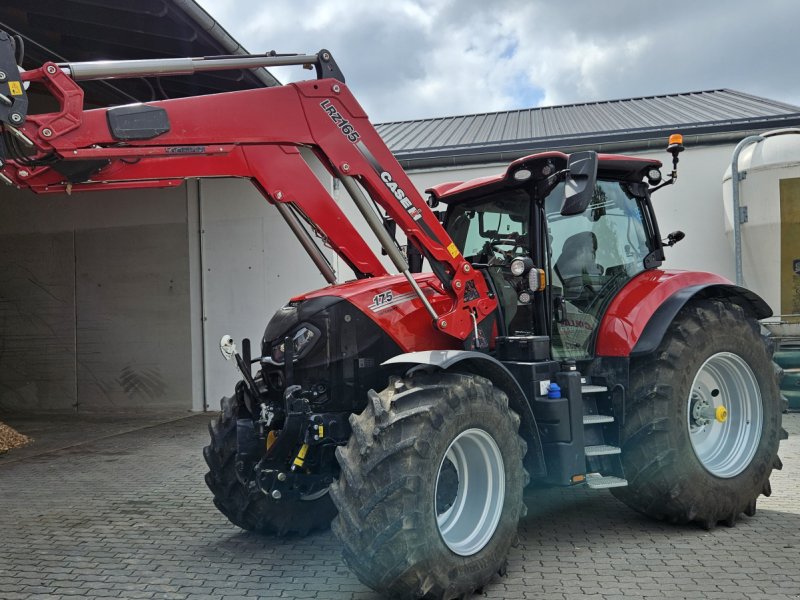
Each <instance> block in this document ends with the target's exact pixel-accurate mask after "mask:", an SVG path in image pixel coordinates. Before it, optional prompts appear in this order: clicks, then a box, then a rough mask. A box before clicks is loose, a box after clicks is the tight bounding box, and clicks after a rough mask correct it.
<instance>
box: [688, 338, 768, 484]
mask: <svg viewBox="0 0 800 600" xmlns="http://www.w3.org/2000/svg"><path fill="white" fill-rule="evenodd" d="M687 412H688V414H687V420H688V423H687V424H688V429H689V439H690V441H691V443H692V449H693V450H694V453H695V455H696V456H697V458H698V459H699V461H700V463H701V464H702V465H703V467H704V468H705V469H706V470H707V471H709V472H710V473H712V474H713V475H716V476H717V477H721V478H730V477H735V476H736V475H738V474H739V473H741V472H742V471H744V470H745V469H746V468H747V466H748V465H749V464H750V462H751V461H752V459H753V457H754V456H755V453H756V450H757V449H758V444H759V441H760V440H761V428H762V423H763V418H764V417H763V412H764V408H763V403H762V399H761V389H760V388H759V385H758V381H757V380H756V377H755V375H754V374H753V371H752V369H751V368H750V366H749V365H748V364H747V362H745V360H744V359H743V358H741V357H740V356H738V355H737V354H733V353H731V352H718V353H717V354H714V355H712V356H711V357H709V358H708V359H707V360H706V361H705V362H704V363H703V365H702V366H701V367H700V369H699V370H698V371H697V374H696V375H695V378H694V381H693V382H692V388H691V392H690V395H689V399H688V411H687Z"/></svg>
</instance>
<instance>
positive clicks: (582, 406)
mask: <svg viewBox="0 0 800 600" xmlns="http://www.w3.org/2000/svg"><path fill="white" fill-rule="evenodd" d="M0 46H1V47H2V51H0V63H1V64H0V71H2V77H0V94H2V95H0V121H2V124H3V142H4V154H5V156H4V158H3V165H2V170H0V178H1V179H2V180H3V181H5V182H6V183H9V184H12V185H15V186H18V187H21V188H28V189H30V190H32V191H34V192H36V193H56V192H65V191H66V192H73V193H74V192H83V191H90V190H98V189H103V190H108V189H120V188H145V187H158V186H168V185H176V184H178V183H180V182H181V181H182V180H183V179H186V178H190V177H243V178H248V179H250V180H251V181H252V182H253V184H254V185H255V186H256V187H257V188H258V189H259V190H260V192H261V193H262V194H263V195H264V197H265V198H266V200H267V201H268V202H270V203H272V204H273V205H274V206H275V207H276V208H277V209H278V211H279V212H280V214H281V215H282V217H283V218H284V219H285V220H286V221H287V224H288V226H289V227H290V228H291V229H292V231H294V233H295V234H296V235H297V236H298V238H299V240H300V242H301V243H302V244H303V246H304V248H305V249H306V250H307V251H308V253H309V255H310V257H311V259H312V260H313V262H314V264H315V265H316V267H317V268H318V269H319V270H320V272H321V273H322V275H323V276H324V277H325V278H326V280H327V281H328V283H329V285H328V286H327V287H325V288H322V289H320V290H317V291H314V292H310V293H308V294H305V295H303V296H299V297H296V298H293V299H291V300H290V301H289V302H288V304H286V306H284V307H283V308H281V309H280V310H278V311H277V313H275V315H274V316H273V317H272V319H271V320H270V321H269V324H268V325H267V327H266V331H265V332H264V335H263V337H262V338H261V341H260V350H259V351H258V352H257V354H258V356H254V355H253V352H252V351H251V348H250V343H249V341H247V340H242V342H241V352H237V351H236V347H235V344H234V343H233V341H232V340H231V339H230V338H228V337H227V336H226V338H223V340H222V344H221V349H222V351H223V353H224V354H227V355H228V356H229V357H235V360H236V362H237V364H238V367H239V369H240V370H241V373H242V377H243V379H242V381H241V382H240V383H239V384H238V385H237V386H236V389H235V391H234V393H233V394H232V395H231V396H230V397H228V398H223V400H222V411H221V414H220V415H219V417H218V418H217V419H216V420H215V421H214V422H213V423H212V424H211V427H210V431H211V442H210V444H209V446H207V447H206V448H205V450H204V455H205V458H206V461H207V462H208V466H209V469H210V470H209V472H208V474H207V475H206V482H207V483H208V486H209V487H210V488H211V491H212V492H213V494H214V502H215V504H216V506H217V507H218V508H219V510H220V511H222V513H224V514H225V515H226V516H227V517H228V519H230V521H231V522H233V523H234V524H236V525H238V526H239V527H242V528H244V529H247V530H250V531H259V532H264V533H271V534H279V535H280V534H301V535H302V534H307V533H309V532H311V531H313V530H315V529H318V528H323V527H328V525H329V524H331V523H332V527H333V532H334V533H335V534H336V536H338V539H339V540H340V542H341V546H342V551H343V554H344V560H345V561H346V562H347V564H348V565H349V566H350V568H351V569H352V570H353V571H354V572H355V573H356V574H357V576H358V577H359V579H361V581H363V582H364V583H365V584H367V585H369V586H370V587H372V588H374V589H375V590H378V591H380V592H381V593H382V594H384V595H386V596H391V597H400V598H414V597H416V598H420V597H425V598H452V597H460V596H464V595H468V594H469V593H471V592H472V591H474V590H476V589H479V588H480V587H482V586H483V585H484V584H486V583H487V582H488V581H490V580H491V578H492V577H493V576H494V574H495V573H497V572H502V571H503V570H504V569H505V561H506V555H507V553H508V551H509V547H510V545H511V543H512V540H513V539H514V537H515V533H516V529H517V524H518V521H519V519H520V517H522V516H523V515H524V514H525V507H524V505H523V489H524V488H525V487H526V486H528V485H533V484H548V485H557V486H588V487H590V488H609V489H610V490H611V492H612V493H613V494H614V495H615V496H616V497H617V498H619V499H620V500H621V501H622V502H624V503H625V504H627V505H628V506H630V507H632V508H634V509H635V510H637V511H639V512H641V513H644V514H646V515H650V516H652V517H654V518H656V519H663V520H667V521H670V522H674V523H688V522H692V521H695V522H698V523H699V524H700V525H702V526H704V527H707V528H709V529H710V528H713V527H715V526H716V525H717V523H719V522H720V521H721V522H723V523H724V524H726V525H733V524H734V523H735V522H736V520H737V519H738V518H739V516H740V514H741V513H744V514H746V515H749V516H752V515H754V514H755V511H756V501H757V499H758V497H759V496H760V495H761V494H764V495H769V493H770V484H769V477H770V473H771V472H772V470H773V469H774V468H780V466H781V463H780V460H779V459H778V456H777V451H778V444H779V439H780V438H781V437H782V435H783V433H784V432H783V430H782V428H781V413H782V410H783V404H782V401H781V397H780V395H779V392H778V388H777V385H776V371H775V370H774V369H773V365H772V362H771V353H770V349H769V347H768V345H767V344H765V342H764V340H762V336H761V333H760V329H759V323H758V319H761V318H764V317H768V316H770V314H771V313H770V309H769V307H768V306H767V305H766V304H765V303H764V301H763V300H761V299H760V298H759V297H758V296H757V295H755V294H754V293H752V292H750V291H748V290H746V289H743V288H741V287H737V286H735V285H732V284H731V283H730V282H728V281H727V280H725V279H723V278H722V277H718V276H716V275H712V274H709V273H697V272H685V271H683V272H682V271H667V270H662V269H661V268H660V265H661V264H662V261H663V260H664V247H665V245H666V246H669V245H672V244H674V243H675V242H676V241H678V240H679V239H680V238H681V237H682V234H681V233H680V232H675V233H673V234H670V236H668V238H667V239H666V240H665V241H662V238H661V234H660V232H659V230H658V226H657V223H656V218H655V214H654V211H653V208H652V205H651V200H650V194H651V193H652V192H653V191H654V190H655V189H657V188H659V187H661V186H662V185H666V184H668V183H672V182H674V180H675V177H676V172H675V169H676V165H677V159H678V153H679V152H680V151H681V150H682V149H683V147H682V145H681V140H680V139H679V138H674V139H671V144H670V147H669V148H668V149H669V150H670V152H671V153H672V155H673V166H672V173H671V176H670V177H669V178H668V179H667V180H666V181H662V180H661V174H660V171H659V169H660V167H661V163H659V162H658V161H655V160H651V159H643V158H634V157H625V156H615V155H602V154H601V155H597V154H595V153H594V152H579V153H574V154H571V155H567V154H563V153H560V152H544V153H540V154H534V155H532V156H526V157H524V158H520V159H519V160H516V161H514V162H513V163H511V164H510V165H509V166H508V168H507V169H506V170H505V172H503V173H501V174H499V175H497V176H496V177H489V178H482V179H479V180H475V181H468V182H464V183H447V184H442V185H439V186H436V187H434V188H432V189H431V190H429V193H430V197H429V199H428V200H427V201H426V200H425V199H423V197H422V196H421V195H420V194H419V193H418V191H417V190H416V189H415V188H414V185H413V184H412V182H411V181H410V180H409V178H408V177H407V176H406V174H405V173H404V172H403V170H402V169H401V168H400V166H399V164H398V163H397V161H396V160H395V158H394V157H393V156H392V154H391V152H390V151H389V150H388V148H387V147H386V146H385V144H384V143H383V142H382V140H381V139H380V137H379V136H378V134H377V133H376V131H375V129H374V128H373V126H372V125H371V124H370V122H369V120H368V119H367V116H366V114H365V113H364V111H363V110H362V109H361V107H360V106H359V104H358V102H357V101H356V100H355V99H354V97H353V96H352V95H351V93H350V91H349V90H348V88H347V87H346V85H345V83H344V78H343V77H342V74H341V72H340V71H339V69H338V68H337V66H336V63H335V62H334V61H333V59H332V57H331V55H330V53H329V52H327V51H325V50H322V51H320V52H319V53H317V54H310V55H275V54H269V55H260V56H255V55H253V56H245V57H213V58H187V59H169V60H157V61H119V62H102V63H71V64H55V63H46V64H44V65H42V66H40V67H39V68H36V69H33V70H28V71H25V72H20V70H19V69H18V68H17V64H20V63H21V58H20V57H19V56H17V57H16V59H15V48H14V42H13V40H12V39H10V38H9V36H7V35H5V34H2V35H0ZM286 64H300V65H305V66H311V67H314V68H316V71H317V79H315V80H311V81H303V82H299V83H293V84H288V85H284V86H280V87H275V88H265V89H254V90H248V91H236V92H230V93H225V94H216V95H208V96H201V97H192V98H183V99H175V100H164V101H155V102H148V103H144V104H136V105H129V106H119V107H112V108H101V109H95V110H83V106H82V98H83V94H82V90H81V88H80V86H79V85H78V82H80V81H84V80H92V79H108V78H117V77H147V76H154V75H166V74H179V73H191V72H194V71H200V70H221V69H241V68H253V67H258V66H275V65H286ZM29 82H35V83H37V84H39V85H41V86H43V87H44V88H45V89H46V90H47V91H49V93H50V94H51V95H52V96H53V97H54V98H55V99H56V100H57V101H58V103H59V106H60V109H59V110H58V111H57V112H52V113H45V114H35V115H29V114H27V112H28V111H27V96H26V85H27V84H28V83H29ZM220 114H227V115H235V118H229V119H218V118H216V115H220ZM301 149H303V151H302V152H301ZM310 153H313V156H314V157H315V160H317V161H319V162H321V163H322V164H323V165H324V166H325V167H326V168H327V170H328V172H329V173H330V175H331V176H332V177H334V178H336V179H338V180H339V181H340V182H341V184H342V186H343V187H344V189H345V190H346V191H347V192H348V195H349V196H350V198H351V199H352V201H353V202H354V203H355V205H356V206H357V207H358V209H359V210H360V212H361V213H362V214H363V216H364V218H365V220H366V222H367V224H368V225H369V228H370V229H371V231H372V233H373V234H374V235H375V236H376V237H377V239H378V241H379V242H380V245H381V246H382V248H383V250H384V252H385V253H387V254H388V256H389V258H390V259H391V261H392V263H393V264H394V266H395V267H396V268H397V271H398V272H399V274H396V275H392V274H390V273H388V272H387V270H386V269H385V267H384V266H383V264H382V263H381V261H380V260H379V258H378V257H377V256H376V255H375V254H374V253H373V252H372V251H371V250H370V248H369V246H368V245H367V243H366V242H365V241H364V239H363V238H362V236H361V235H360V234H359V232H358V231H356V229H355V228H354V226H353V224H352V223H350V222H349V221H348V219H347V218H346V217H345V214H344V213H343V212H342V211H341V209H340V208H339V207H338V205H337V204H336V203H335V202H334V201H333V200H332V198H331V197H330V195H329V194H328V191H327V190H326V189H325V187H324V186H323V185H322V184H320V182H319V180H318V179H317V177H316V176H315V175H314V174H313V172H312V170H311V168H310V166H309V163H308V162H307V160H306V157H307V156H310ZM437 205H438V206H441V207H442V208H443V209H444V210H441V211H439V212H438V213H437V212H434V211H433V210H432V207H435V206H437ZM397 227H399V228H400V229H401V230H402V231H403V232H404V233H405V237H406V240H407V245H406V247H405V249H402V248H401V247H400V245H399V244H398V241H397V239H396V237H395V235H394V233H395V231H396V229H397ZM320 245H325V246H328V247H330V248H333V250H335V251H336V252H337V253H338V254H339V256H340V257H341V258H342V259H343V260H344V261H345V262H346V264H348V265H349V266H350V268H351V269H352V270H353V272H354V273H355V274H356V278H355V279H354V280H353V281H348V282H346V283H336V274H335V273H334V271H333V269H332V267H331V265H330V264H329V262H328V260H327V259H326V257H325V254H324V253H323V252H322V251H321V250H320Z"/></svg>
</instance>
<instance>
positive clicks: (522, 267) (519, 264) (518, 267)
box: [511, 256, 533, 277]
mask: <svg viewBox="0 0 800 600" xmlns="http://www.w3.org/2000/svg"><path fill="white" fill-rule="evenodd" d="M532 266H533V261H532V260H531V259H530V258H529V257H527V256H520V257H518V258H515V259H514V260H512V261H511V274H512V275H513V276H514V277H519V276H520V275H524V274H525V271H527V270H528V269H530V268H531V267H532Z"/></svg>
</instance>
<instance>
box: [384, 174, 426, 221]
mask: <svg viewBox="0 0 800 600" xmlns="http://www.w3.org/2000/svg"><path fill="white" fill-rule="evenodd" d="M381 180H382V181H383V183H384V185H385V186H386V187H387V188H389V191H390V192H392V194H394V197H395V198H397V199H398V200H399V201H400V204H401V205H402V206H403V208H405V209H406V212H407V213H408V215H409V216H410V217H411V218H412V219H414V220H415V221H419V220H420V219H421V218H422V211H421V210H420V209H418V208H417V207H416V206H414V204H412V202H411V200H409V199H408V196H406V193H405V192H404V191H403V188H401V187H400V186H399V185H397V182H396V181H395V180H394V179H392V175H391V173H389V172H388V171H383V172H382V173H381Z"/></svg>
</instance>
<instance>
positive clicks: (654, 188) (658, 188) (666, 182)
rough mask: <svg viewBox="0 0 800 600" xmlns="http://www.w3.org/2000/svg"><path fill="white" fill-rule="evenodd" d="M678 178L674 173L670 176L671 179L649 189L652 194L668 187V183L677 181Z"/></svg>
mask: <svg viewBox="0 0 800 600" xmlns="http://www.w3.org/2000/svg"><path fill="white" fill-rule="evenodd" d="M676 179H677V177H676V176H675V175H674V174H673V176H672V177H670V178H669V179H667V180H666V181H662V182H661V183H659V184H658V185H657V186H654V187H651V188H649V189H648V190H647V191H648V192H650V193H651V194H652V193H653V192H655V191H658V190H660V189H661V188H663V187H666V186H668V185H672V184H673V183H675V180H676Z"/></svg>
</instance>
